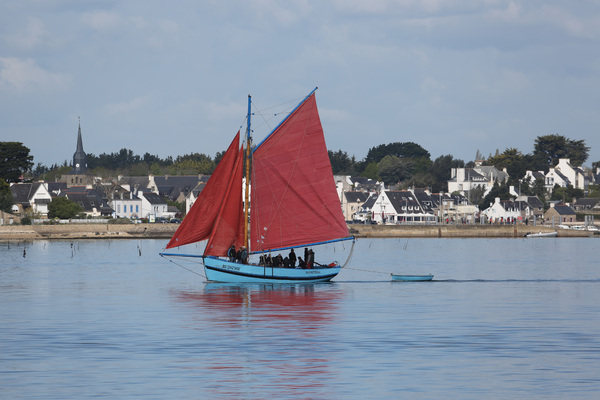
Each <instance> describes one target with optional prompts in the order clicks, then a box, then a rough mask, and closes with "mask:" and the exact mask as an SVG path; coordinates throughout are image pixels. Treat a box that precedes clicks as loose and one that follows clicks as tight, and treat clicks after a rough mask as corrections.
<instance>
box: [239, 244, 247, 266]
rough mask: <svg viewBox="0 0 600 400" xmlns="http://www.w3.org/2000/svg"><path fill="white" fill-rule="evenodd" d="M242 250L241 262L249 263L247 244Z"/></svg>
mask: <svg viewBox="0 0 600 400" xmlns="http://www.w3.org/2000/svg"><path fill="white" fill-rule="evenodd" d="M240 252H241V254H240V262H241V263H242V264H248V249H246V246H242V248H241V249H240Z"/></svg>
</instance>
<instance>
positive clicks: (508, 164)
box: [487, 147, 528, 179]
mask: <svg viewBox="0 0 600 400" xmlns="http://www.w3.org/2000/svg"><path fill="white" fill-rule="evenodd" d="M487 162H488V164H489V165H493V166H494V167H496V168H498V169H499V170H502V169H503V168H506V172H507V173H508V175H509V176H510V178H512V179H521V178H522V177H523V176H524V175H525V173H526V172H527V168H528V163H527V158H526V157H525V156H524V155H523V153H521V152H520V151H519V150H517V149H516V148H514V147H512V148H510V149H506V150H504V152H503V153H502V154H498V155H496V156H494V157H492V158H490V159H488V160H487Z"/></svg>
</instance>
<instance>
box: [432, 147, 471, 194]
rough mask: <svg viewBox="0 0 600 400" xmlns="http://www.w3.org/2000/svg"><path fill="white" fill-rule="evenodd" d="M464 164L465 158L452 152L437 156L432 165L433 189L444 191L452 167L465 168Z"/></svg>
mask: <svg viewBox="0 0 600 400" xmlns="http://www.w3.org/2000/svg"><path fill="white" fill-rule="evenodd" d="M478 152H479V150H478ZM464 166H465V162H464V161H463V160H459V159H455V158H454V157H452V156H451V155H450V154H448V155H446V156H439V157H438V158H436V159H435V161H433V163H432V165H431V175H432V176H433V178H434V183H433V186H432V188H431V190H432V191H433V192H441V191H443V190H444V189H445V188H447V187H448V181H449V180H450V176H451V172H452V168H463V167H464Z"/></svg>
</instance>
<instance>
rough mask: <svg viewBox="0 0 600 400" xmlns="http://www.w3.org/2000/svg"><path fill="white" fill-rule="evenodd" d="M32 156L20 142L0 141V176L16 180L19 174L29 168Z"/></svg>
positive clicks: (7, 179)
mask: <svg viewBox="0 0 600 400" xmlns="http://www.w3.org/2000/svg"><path fill="white" fill-rule="evenodd" d="M31 167H33V156H31V155H29V149H28V148H27V147H25V146H23V143H21V142H0V178H2V179H4V180H5V181H6V182H17V181H18V180H19V178H20V177H21V174H23V173H25V172H27V171H29V170H31Z"/></svg>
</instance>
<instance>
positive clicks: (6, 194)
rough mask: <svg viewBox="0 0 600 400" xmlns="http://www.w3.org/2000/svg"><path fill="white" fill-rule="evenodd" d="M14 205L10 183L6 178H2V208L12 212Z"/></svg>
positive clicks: (0, 203) (0, 198)
mask: <svg viewBox="0 0 600 400" xmlns="http://www.w3.org/2000/svg"><path fill="white" fill-rule="evenodd" d="M12 205H13V199H12V192H11V191H10V185H9V184H8V183H6V181H5V180H4V179H1V178H0V210H2V211H4V212H11V210H12Z"/></svg>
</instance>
